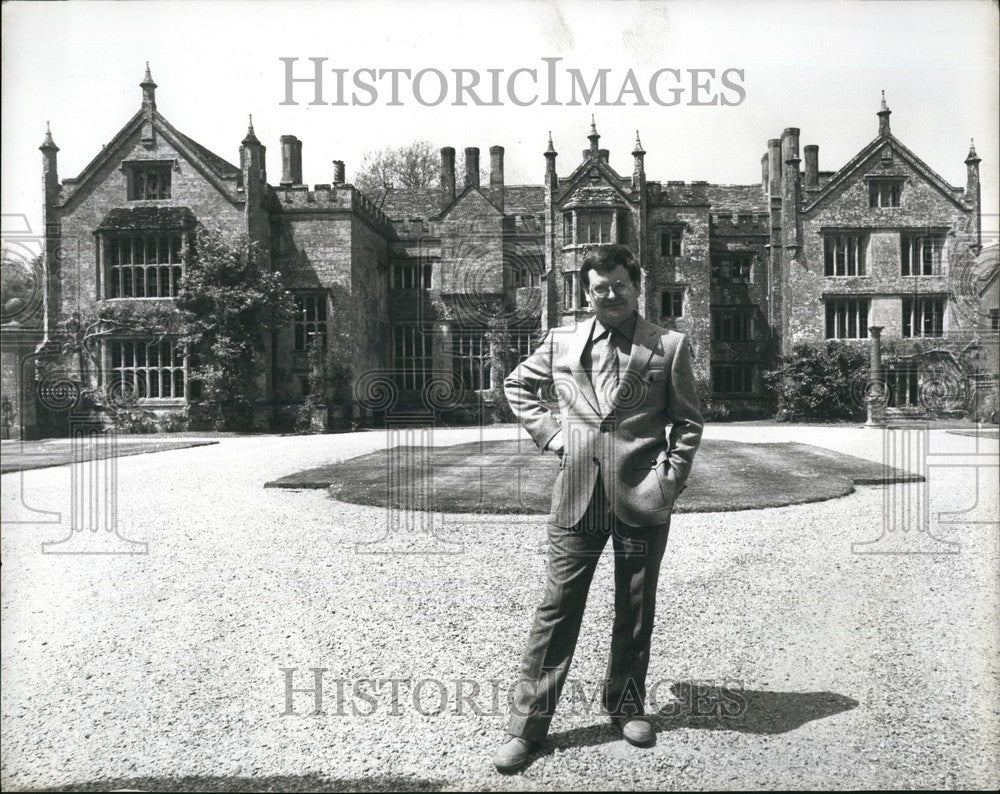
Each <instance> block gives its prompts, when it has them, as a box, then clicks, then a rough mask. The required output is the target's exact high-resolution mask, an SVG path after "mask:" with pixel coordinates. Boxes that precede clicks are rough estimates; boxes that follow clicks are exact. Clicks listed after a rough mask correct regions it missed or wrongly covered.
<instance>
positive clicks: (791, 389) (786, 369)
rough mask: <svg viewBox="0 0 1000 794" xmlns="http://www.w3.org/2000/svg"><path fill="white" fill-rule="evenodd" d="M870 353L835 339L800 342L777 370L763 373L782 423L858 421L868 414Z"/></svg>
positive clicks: (784, 358)
mask: <svg viewBox="0 0 1000 794" xmlns="http://www.w3.org/2000/svg"><path fill="white" fill-rule="evenodd" d="M868 360H869V359H868V350H867V348H858V347H857V346H854V345H850V344H847V343H845V342H839V341H836V340H832V341H829V342H826V343H825V344H823V343H820V344H807V343H800V344H797V345H795V347H794V348H793V349H792V353H791V355H789V356H785V357H782V359H781V360H780V363H779V365H778V367H777V368H776V369H774V370H771V371H770V372H765V373H764V383H765V384H767V385H768V386H769V387H770V388H772V389H773V390H774V391H775V394H776V396H777V400H778V412H777V415H776V418H777V419H778V420H779V421H794V420H799V419H858V418H862V417H863V416H864V414H865V404H864V400H863V399H861V396H863V394H864V389H863V384H864V379H865V376H866V373H867V369H868Z"/></svg>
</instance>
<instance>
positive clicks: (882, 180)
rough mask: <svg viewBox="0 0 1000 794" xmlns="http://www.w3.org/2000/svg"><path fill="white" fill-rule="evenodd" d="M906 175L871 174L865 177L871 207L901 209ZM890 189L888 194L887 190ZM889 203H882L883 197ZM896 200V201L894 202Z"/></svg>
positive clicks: (869, 206)
mask: <svg viewBox="0 0 1000 794" xmlns="http://www.w3.org/2000/svg"><path fill="white" fill-rule="evenodd" d="M906 181H907V179H906V177H904V176H887V175H878V174H871V175H869V176H866V177H865V182H867V184H868V208H869V209H880V210H886V209H900V208H901V207H902V206H903V187H904V186H905V184H906ZM887 190H888V195H887V194H886V191H887ZM886 198H887V199H888V202H889V203H882V202H883V199H886ZM893 202H895V203H893Z"/></svg>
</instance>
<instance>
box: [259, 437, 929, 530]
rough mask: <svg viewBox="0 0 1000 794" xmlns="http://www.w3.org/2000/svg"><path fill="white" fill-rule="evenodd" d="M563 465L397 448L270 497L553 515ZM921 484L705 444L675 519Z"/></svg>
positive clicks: (488, 451)
mask: <svg viewBox="0 0 1000 794" xmlns="http://www.w3.org/2000/svg"><path fill="white" fill-rule="evenodd" d="M557 472H558V461H557V459H556V458H555V456H553V455H548V454H544V455H543V454H539V453H538V451H537V450H536V449H535V448H534V446H532V445H531V444H530V442H525V441H491V442H474V443H471V444H459V445H457V446H451V447H432V448H424V447H407V446H401V447H393V448H391V449H389V450H380V451H378V452H373V453H371V454H368V455H363V456H361V457H357V458H352V459H350V460H346V461H343V462H339V463H332V464H329V465H327V466H320V467H318V468H313V469H307V470H305V471H302V472H299V473H297V474H292V475H289V476H287V477H282V478H281V479H279V480H274V481H272V482H269V483H267V484H266V485H265V487H267V488H292V489H304V488H328V489H329V491H330V495H331V496H332V497H333V498H335V499H338V500H340V501H343V502H350V503H352V504H361V505H372V506H386V505H391V506H393V507H397V508H401V509H424V510H435V511H440V512H445V513H494V514H509V513H523V514H540V513H548V512H549V505H550V500H551V496H552V488H553V483H554V481H555V478H556V474H557ZM919 479H921V478H919V477H916V476H914V475H910V474H907V473H905V472H902V471H899V470H895V469H890V470H888V471H885V470H884V469H883V466H882V464H881V463H875V462H872V461H869V460H864V459H862V458H856V457H853V456H850V455H841V454H840V453H837V452H833V451H831V450H827V449H823V448H820V447H813V446H809V445H807V444H797V443H781V444H746V443H741V442H736V441H716V440H706V441H703V442H702V445H701V449H700V450H699V452H698V455H697V457H696V458H695V464H694V468H693V470H692V472H691V477H690V478H689V480H688V487H687V489H686V490H685V491H684V493H683V494H682V495H681V496H680V498H679V499H678V500H677V504H676V505H675V507H674V511H675V512H678V513H705V512H716V511H730V510H755V509H760V508H765V507H782V506H784V505H790V504H802V503H805V502H818V501H823V500H826V499H834V498H837V497H840V496H845V495H846V494H849V493H851V492H852V491H853V490H854V487H855V485H880V484H887V483H890V482H905V481H913V480H919Z"/></svg>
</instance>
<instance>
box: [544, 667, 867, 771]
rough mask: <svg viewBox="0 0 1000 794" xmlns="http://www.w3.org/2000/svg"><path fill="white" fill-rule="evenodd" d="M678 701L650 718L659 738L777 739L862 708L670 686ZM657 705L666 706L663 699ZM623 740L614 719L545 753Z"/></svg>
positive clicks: (808, 697) (578, 731)
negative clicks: (701, 734)
mask: <svg viewBox="0 0 1000 794" xmlns="http://www.w3.org/2000/svg"><path fill="white" fill-rule="evenodd" d="M670 692H671V694H672V695H673V696H674V698H675V700H671V701H670V702H667V703H663V705H661V706H660V708H659V710H658V711H657V712H656V713H655V714H649V715H647V716H648V717H649V721H650V723H651V724H652V725H653V728H654V730H655V731H656V732H657V734H661V733H666V732H668V731H674V730H678V729H680V728H692V729H695V730H706V731H733V732H735V733H756V734H767V735H770V734H779V733H787V732H788V731H793V730H795V729H796V728H799V727H801V726H802V725H805V724H806V723H807V722H812V721H813V720H819V719H824V718H825V717H832V716H833V715H834V714H840V713H841V712H844V711H850V710H851V709H853V708H856V707H857V706H858V705H859V704H858V701H856V700H854V699H853V698H849V697H846V696H845V695H838V694H836V693H834V692H771V691H764V690H754V689H736V688H731V687H725V686H714V685H711V684H707V683H702V682H698V681H678V682H676V683H674V684H673V685H671V687H670ZM656 699H657V700H660V701H661V702H662V701H663V699H664V698H663V697H662V695H661V696H660V697H658V698H656ZM619 740H621V732H620V731H619V730H618V729H617V728H615V727H614V726H613V725H612V724H611V722H610V720H607V719H605V720H602V721H601V722H599V723H597V724H594V725H589V726H587V727H585V728H574V729H573V730H569V731H562V732H560V733H552V734H549V736H548V739H547V742H546V745H547V747H545V748H544V749H543V750H542V754H543V755H544V754H547V753H548V752H551V751H553V750H555V749H556V748H558V749H560V750H562V749H566V748H569V747H593V746H596V745H600V744H608V743H610V742H614V741H619Z"/></svg>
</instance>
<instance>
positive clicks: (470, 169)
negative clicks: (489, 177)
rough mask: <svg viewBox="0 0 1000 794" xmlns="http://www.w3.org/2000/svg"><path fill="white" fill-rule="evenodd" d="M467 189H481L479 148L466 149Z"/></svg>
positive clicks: (469, 147)
mask: <svg viewBox="0 0 1000 794" xmlns="http://www.w3.org/2000/svg"><path fill="white" fill-rule="evenodd" d="M465 187H479V147H478V146H466V147H465Z"/></svg>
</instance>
